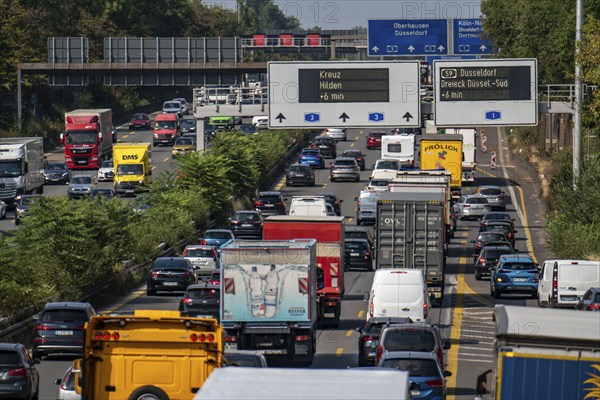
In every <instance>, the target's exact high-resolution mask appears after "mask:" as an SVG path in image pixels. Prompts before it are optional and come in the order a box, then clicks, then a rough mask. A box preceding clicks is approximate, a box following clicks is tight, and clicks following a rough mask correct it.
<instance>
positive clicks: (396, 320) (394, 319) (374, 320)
mask: <svg viewBox="0 0 600 400" xmlns="http://www.w3.org/2000/svg"><path fill="white" fill-rule="evenodd" d="M409 321H411V319H410V318H406V317H371V318H370V319H369V321H368V322H369V323H370V324H380V323H386V322H388V323H390V324H393V323H411V322H409Z"/></svg>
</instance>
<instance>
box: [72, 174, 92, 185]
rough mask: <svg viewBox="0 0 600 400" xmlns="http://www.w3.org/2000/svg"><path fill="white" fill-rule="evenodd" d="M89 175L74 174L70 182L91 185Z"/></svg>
mask: <svg viewBox="0 0 600 400" xmlns="http://www.w3.org/2000/svg"><path fill="white" fill-rule="evenodd" d="M93 182H94V181H93V179H92V177H91V176H74V177H73V178H72V179H71V183H72V184H74V185H91V184H92V183H93Z"/></svg>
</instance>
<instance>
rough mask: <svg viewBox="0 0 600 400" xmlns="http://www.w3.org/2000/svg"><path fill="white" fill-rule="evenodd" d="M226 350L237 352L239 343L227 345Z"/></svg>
mask: <svg viewBox="0 0 600 400" xmlns="http://www.w3.org/2000/svg"><path fill="white" fill-rule="evenodd" d="M225 350H237V343H225Z"/></svg>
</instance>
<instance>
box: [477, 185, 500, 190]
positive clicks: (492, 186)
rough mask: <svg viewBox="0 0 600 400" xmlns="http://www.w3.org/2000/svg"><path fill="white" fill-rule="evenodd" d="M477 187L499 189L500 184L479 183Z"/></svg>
mask: <svg viewBox="0 0 600 400" xmlns="http://www.w3.org/2000/svg"><path fill="white" fill-rule="evenodd" d="M479 189H480V190H481V189H500V186H498V185H481V186H479Z"/></svg>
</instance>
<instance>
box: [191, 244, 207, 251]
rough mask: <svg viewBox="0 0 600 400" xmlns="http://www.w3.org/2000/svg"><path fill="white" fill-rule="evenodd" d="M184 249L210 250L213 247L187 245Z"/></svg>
mask: <svg viewBox="0 0 600 400" xmlns="http://www.w3.org/2000/svg"><path fill="white" fill-rule="evenodd" d="M185 248H186V249H190V250H212V248H213V246H211V245H209V244H188V245H187V246H185Z"/></svg>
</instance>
